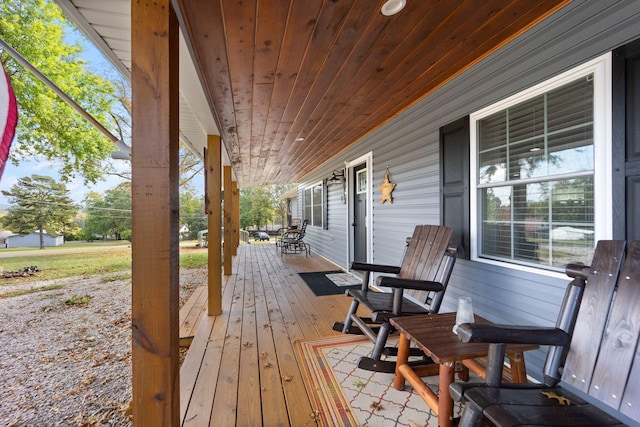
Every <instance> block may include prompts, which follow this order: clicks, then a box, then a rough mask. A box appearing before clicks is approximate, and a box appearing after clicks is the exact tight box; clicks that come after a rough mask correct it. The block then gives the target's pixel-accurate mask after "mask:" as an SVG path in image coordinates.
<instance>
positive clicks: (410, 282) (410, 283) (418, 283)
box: [376, 276, 444, 292]
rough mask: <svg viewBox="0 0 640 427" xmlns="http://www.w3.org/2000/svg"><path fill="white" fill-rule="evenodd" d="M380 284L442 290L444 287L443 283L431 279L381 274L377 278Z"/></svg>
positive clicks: (435, 290)
mask: <svg viewBox="0 0 640 427" xmlns="http://www.w3.org/2000/svg"><path fill="white" fill-rule="evenodd" d="M376 284H377V285H378V286H386V287H389V288H402V289H419V290H421V291H434V292H440V291H442V290H443V289H444V286H442V284H441V283H438V282H432V281H430V280H417V279H405V278H402V277H390V276H381V277H378V278H377V279H376Z"/></svg>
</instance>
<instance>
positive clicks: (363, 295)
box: [347, 289, 430, 322]
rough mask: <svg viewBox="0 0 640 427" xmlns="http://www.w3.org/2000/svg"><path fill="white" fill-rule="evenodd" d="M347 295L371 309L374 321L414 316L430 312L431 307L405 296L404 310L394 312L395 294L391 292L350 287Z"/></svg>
mask: <svg viewBox="0 0 640 427" xmlns="http://www.w3.org/2000/svg"><path fill="white" fill-rule="evenodd" d="M347 295H350V296H352V297H353V298H354V299H356V300H357V301H358V302H359V303H360V304H362V305H364V306H365V307H366V308H367V309H368V310H369V311H371V318H372V319H373V321H374V322H384V321H386V320H388V319H390V318H392V317H398V316H413V315H416V314H426V313H429V312H430V311H429V309H427V308H425V307H423V306H421V305H419V304H416V303H415V302H413V301H411V300H410V299H407V298H403V303H402V311H401V312H400V313H397V314H394V313H393V294H392V293H390V292H372V291H368V292H363V291H362V290H360V289H348V290H347Z"/></svg>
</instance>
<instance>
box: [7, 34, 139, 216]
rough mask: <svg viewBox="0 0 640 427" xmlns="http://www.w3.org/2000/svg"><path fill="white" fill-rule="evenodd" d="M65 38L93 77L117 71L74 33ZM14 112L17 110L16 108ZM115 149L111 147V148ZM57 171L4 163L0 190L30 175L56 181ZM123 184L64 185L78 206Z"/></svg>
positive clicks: (46, 165) (111, 180)
mask: <svg viewBox="0 0 640 427" xmlns="http://www.w3.org/2000/svg"><path fill="white" fill-rule="evenodd" d="M67 38H68V39H69V42H70V43H75V40H77V39H78V38H79V39H80V40H81V42H82V43H83V45H84V48H85V51H84V52H83V54H82V57H83V58H84V59H85V60H86V61H87V63H88V64H87V65H88V67H89V68H90V70H91V71H93V72H95V73H98V74H100V73H103V72H104V70H106V73H107V75H112V74H114V73H116V72H117V71H116V70H115V68H113V66H112V65H111V63H110V62H108V61H107V60H106V59H105V58H104V56H103V55H102V53H101V52H100V51H99V50H98V49H96V48H95V47H94V46H93V44H91V43H90V42H87V41H86V39H85V38H84V37H83V36H81V35H80V34H79V33H78V32H77V31H76V30H75V29H72V28H69V31H68V33H67ZM18 108H20V106H19V105H18ZM17 144H18V140H17V138H15V139H14V140H13V144H12V146H16V145H17ZM114 149H115V147H114ZM115 163H116V164H117V165H118V166H122V167H123V168H129V163H128V162H127V161H124V160H121V161H117V162H115ZM55 170H57V168H56V166H55V165H54V164H52V163H50V162H48V161H46V160H44V159H42V160H33V161H28V162H25V161H23V162H21V163H20V165H18V166H15V165H13V164H12V163H11V162H7V164H6V167H5V170H4V173H3V175H2V179H1V180H0V190H9V189H10V188H11V186H12V185H14V184H15V183H16V182H17V181H18V179H19V178H22V177H25V176H31V175H34V174H35V175H47V176H51V177H53V178H55V179H59V175H58V174H57V173H56V172H55ZM122 181H123V180H122V179H121V178H117V177H109V176H106V175H105V180H104V181H100V182H98V183H97V184H95V185H89V186H87V185H85V184H84V182H83V181H82V179H76V180H74V181H72V182H70V183H68V184H66V185H67V188H68V189H69V192H70V195H71V197H72V199H73V200H74V201H75V202H77V203H80V202H81V201H82V199H83V198H84V197H85V195H86V194H87V193H88V192H90V191H97V192H100V193H104V192H105V191H106V190H110V189H112V188H114V187H116V186H117V185H118V184H119V183H121V182H122ZM9 206H10V205H9V202H8V201H7V198H6V197H5V196H4V195H3V194H2V193H0V209H6V208H7V207H9Z"/></svg>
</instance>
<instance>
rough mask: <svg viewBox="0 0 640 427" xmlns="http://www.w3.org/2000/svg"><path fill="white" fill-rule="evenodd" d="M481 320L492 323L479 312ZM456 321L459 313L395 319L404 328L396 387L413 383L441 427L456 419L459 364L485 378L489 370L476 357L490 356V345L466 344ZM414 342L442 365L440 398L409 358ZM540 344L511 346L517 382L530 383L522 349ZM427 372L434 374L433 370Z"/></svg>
mask: <svg viewBox="0 0 640 427" xmlns="http://www.w3.org/2000/svg"><path fill="white" fill-rule="evenodd" d="M475 321H476V322H477V323H489V321H488V320H486V319H484V318H482V317H480V316H478V315H476V316H475ZM455 322H456V313H443V314H430V315H418V316H407V317H397V318H394V319H391V324H392V325H393V326H394V327H395V328H396V329H398V330H399V331H400V341H399V343H398V358H397V360H396V376H395V379H394V383H393V385H394V387H395V388H396V389H397V390H402V389H403V388H404V386H405V380H406V381H408V382H409V384H411V386H412V387H413V388H414V390H415V391H416V392H417V393H418V394H419V395H420V396H421V397H422V399H424V401H425V402H426V403H427V404H428V405H429V407H430V408H431V409H432V410H433V411H434V412H435V413H436V415H438V425H439V426H440V427H450V426H451V425H452V418H453V400H452V399H451V395H450V394H449V385H450V384H451V383H452V382H453V379H454V374H455V363H456V362H461V363H462V364H463V365H464V366H466V367H467V368H469V370H471V371H472V372H474V373H475V374H477V375H478V376H479V377H481V378H482V379H484V378H485V377H486V370H485V368H484V367H483V366H481V365H480V364H478V363H477V362H476V361H475V360H473V359H475V358H478V357H486V356H487V355H488V353H489V344H486V343H463V342H462V341H460V339H459V338H458V336H457V335H456V334H454V333H453V331H452V328H453V325H454V324H455ZM410 342H413V343H414V344H415V345H416V346H417V347H418V348H420V349H421V350H422V351H424V353H425V354H426V355H427V356H429V357H431V359H433V361H434V362H435V363H437V364H438V365H439V370H438V375H439V376H440V379H439V389H440V392H439V394H440V397H438V396H437V395H436V394H435V393H434V392H433V391H431V389H430V388H429V387H427V386H426V384H425V383H424V382H423V381H422V380H421V379H420V375H419V373H420V372H421V371H419V370H418V369H417V368H416V369H414V368H413V367H412V366H410V365H409V364H408V363H407V361H408V355H409V345H410ZM536 348H538V346H532V345H510V346H508V347H507V357H508V358H509V360H510V363H511V376H512V379H513V382H526V381H527V371H526V367H525V363H524V357H523V355H522V352H524V351H527V350H534V349H536ZM425 372H427V374H426V375H424V373H423V376H428V375H433V373H434V372H433V369H432V370H431V371H425Z"/></svg>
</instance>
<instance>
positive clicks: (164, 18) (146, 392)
mask: <svg viewBox="0 0 640 427" xmlns="http://www.w3.org/2000/svg"><path fill="white" fill-rule="evenodd" d="M131 40H132V45H131V52H132V72H131V88H132V117H133V121H132V123H133V126H132V138H133V143H132V150H133V152H132V161H131V163H132V168H131V169H132V180H131V220H132V221H131V222H132V227H131V228H132V245H131V247H132V251H131V254H132V279H131V281H132V302H131V318H132V319H131V320H132V322H131V323H132V325H131V326H132V360H133V363H132V368H133V380H132V386H133V408H132V409H133V422H134V424H135V425H136V426H153V427H160V426H177V425H178V424H179V423H180V375H179V373H180V371H179V366H178V348H179V317H178V316H179V314H178V304H179V250H180V249H179V241H178V221H179V199H178V184H179V165H178V149H179V142H178V133H179V130H178V122H179V115H178V107H179V102H178V96H179V87H178V83H179V78H178V20H177V18H176V14H175V11H174V10H173V7H172V5H171V0H156V1H154V2H139V1H133V2H131Z"/></svg>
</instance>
